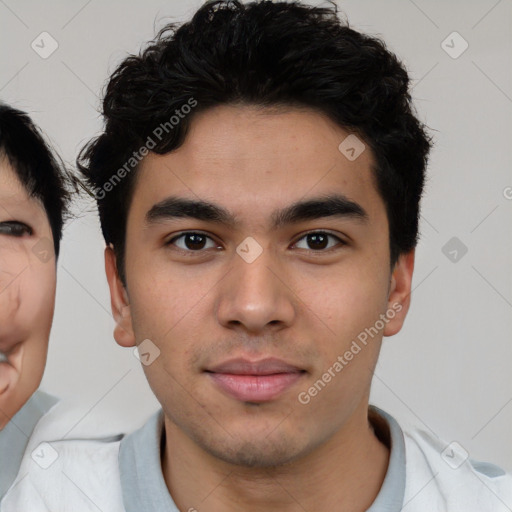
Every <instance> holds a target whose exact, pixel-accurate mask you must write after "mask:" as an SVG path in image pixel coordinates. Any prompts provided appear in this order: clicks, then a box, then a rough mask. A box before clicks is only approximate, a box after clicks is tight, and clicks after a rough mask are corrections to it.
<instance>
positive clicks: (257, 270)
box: [217, 249, 296, 333]
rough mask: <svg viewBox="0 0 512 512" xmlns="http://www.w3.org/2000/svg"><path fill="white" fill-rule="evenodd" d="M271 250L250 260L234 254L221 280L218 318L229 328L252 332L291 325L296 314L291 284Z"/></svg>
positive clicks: (278, 328)
mask: <svg viewBox="0 0 512 512" xmlns="http://www.w3.org/2000/svg"><path fill="white" fill-rule="evenodd" d="M287 280H288V279H287V277H286V275H285V273H284V272H283V271H282V269H281V268H280V266H279V264H278V262H277V261H276V260H275V259H273V258H272V254H271V251H270V250H268V249H267V250H264V251H263V252H262V254H261V255H260V256H259V257H258V258H257V259H256V260H254V261H252V262H250V263H249V262H247V261H245V260H244V259H242V258H241V257H239V256H238V254H235V256H234V258H233V263H232V267H231V270H230V271H229V272H228V274H227V275H226V277H225V278H224V279H223V280H222V281H221V282H220V283H219V284H220V288H219V298H218V301H217V318H218V321H219V323H220V324H221V325H223V326H224V327H227V328H233V327H235V326H242V327H243V328H244V329H245V330H247V331H248V332H251V333H258V332H262V331H264V330H266V329H267V330H268V329H269V328H270V329H274V330H280V329H282V328H284V327H287V326H290V325H291V324H292V323H293V321H294V318H295V315H296V298H295V295H294V293H293V291H292V286H291V283H289V282H287Z"/></svg>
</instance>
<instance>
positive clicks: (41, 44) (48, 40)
mask: <svg viewBox="0 0 512 512" xmlns="http://www.w3.org/2000/svg"><path fill="white" fill-rule="evenodd" d="M30 47H31V48H32V50H34V51H35V52H36V53H37V54H38V55H39V57H41V59H48V58H49V57H51V56H52V55H53V53H54V52H55V51H56V50H57V48H58V47H59V43H58V42H57V41H56V40H55V39H54V38H53V36H52V35H51V34H49V33H48V32H41V33H40V34H39V35H38V36H37V37H36V38H35V39H34V40H33V41H32V43H31V44H30Z"/></svg>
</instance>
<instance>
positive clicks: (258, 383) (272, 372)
mask: <svg viewBox="0 0 512 512" xmlns="http://www.w3.org/2000/svg"><path fill="white" fill-rule="evenodd" d="M205 371H206V373H207V374H208V376H209V377H210V378H211V379H212V381H213V382H214V383H215V384H216V385H217V386H218V387H219V388H220V389H221V390H222V391H223V392H224V393H226V394H227V395H229V396H231V397H232V398H235V399H237V400H241V401H244V402H266V401H270V400H274V399H276V398H277V397H278V396H279V395H281V394H282V393H284V392H285V391H286V390H287V389H289V388H290V387H292V386H293V385H294V384H296V383H297V381H298V380H300V379H301V378H302V376H303V375H304V374H305V373H306V371H305V370H303V369H301V368H299V367H298V366H295V365H292V364H289V363H286V362H285V361H283V360H281V359H276V358H267V359H263V360H260V361H249V360H248V359H243V358H237V359H230V360H229V361H225V362H223V363H221V364H219V365H216V366H214V367H212V368H208V369H207V370H205Z"/></svg>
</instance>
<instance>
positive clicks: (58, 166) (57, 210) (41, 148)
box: [0, 103, 76, 258]
mask: <svg viewBox="0 0 512 512" xmlns="http://www.w3.org/2000/svg"><path fill="white" fill-rule="evenodd" d="M0 157H6V158H7V161H8V162H9V164H10V165H11V167H12V169H13V171H14V173H15V174H16V176H17V177H18V179H19V180H20V182H21V184H22V185H23V186H24V187H25V189H26V190H27V192H28V194H29V196H30V197H34V198H36V199H38V200H39V201H40V202H41V203H42V205H43V207H44V210H45V212H46V216H47V217H48V221H49V224H50V227H51V230H52V237H53V245H54V248H55V258H57V257H58V256H59V250H60V241H61V239H62V228H63V225H64V221H65V219H66V217H67V214H68V209H67V208H68V205H69V201H70V197H71V193H70V189H69V188H68V186H67V183H68V181H67V179H68V177H69V176H70V174H69V172H68V171H67V170H66V168H65V165H64V164H63V163H62V160H61V159H60V157H59V156H58V155H57V153H56V152H55V151H54V150H53V149H52V148H51V146H50V144H49V143H48V142H46V140H45V138H44V136H43V134H42V132H41V131H40V130H39V128H38V127H37V126H36V125H35V124H34V123H33V122H32V120H31V119H30V117H29V115H28V114H27V113H25V112H22V111H21V110H18V109H15V108H13V107H11V106H9V105H6V104H5V103H0ZM75 187H76V184H75Z"/></svg>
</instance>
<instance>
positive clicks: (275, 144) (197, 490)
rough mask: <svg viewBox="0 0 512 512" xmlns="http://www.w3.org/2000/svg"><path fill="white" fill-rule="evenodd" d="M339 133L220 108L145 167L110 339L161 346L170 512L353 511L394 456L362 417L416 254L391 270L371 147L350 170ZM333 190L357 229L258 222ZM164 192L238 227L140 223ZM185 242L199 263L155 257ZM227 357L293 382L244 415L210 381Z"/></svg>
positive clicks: (287, 114) (108, 256)
mask: <svg viewBox="0 0 512 512" xmlns="http://www.w3.org/2000/svg"><path fill="white" fill-rule="evenodd" d="M347 135H348V133H347V132H346V131H344V130H343V129H341V128H340V127H338V126H337V125H336V124H334V123H332V122H331V121H330V120H328V119H327V118H326V117H325V116H323V115H322V114H320V113H318V112H315V111H311V110H306V109H305V110H297V109H289V110H287V111H283V112H276V111H269V110H262V109H256V108H254V107H249V106H221V107H216V108H214V109H210V110H208V111H205V112H202V113H200V114H199V115H198V116H197V117H196V118H195V119H194V120H193V122H192V125H191V130H190V132H189V134H188V136H187V139H186V141H185V143H184V144H183V146H182V147H180V148H179V149H178V150H176V151H173V152H172V153H169V154H167V155H163V156H161V155H155V154H150V155H148V156H147V157H146V158H145V160H144V161H143V162H142V165H141V168H140V170H139V174H138V176H137V182H136V185H135V191H134V195H133V200H132V203H131V206H130V209H129V214H128V219H127V238H126V280H127V281H126V288H125V287H123V285H122V284H121V281H120V280H119V277H118V273H117V271H116V262H115V256H114V252H113V250H112V248H107V249H106V252H105V264H106V272H107V277H108V281H109V285H110V290H111V298H112V309H113V312H114V318H115V320H116V327H115V331H114V336H115V339H116V340H117V342H118V343H119V344H120V345H122V346H126V347H129V346H134V345H136V344H137V345H138V344H140V343H141V342H142V341H143V340H145V339H150V340H151V341H152V343H154V345H156V347H158V349H159V350H160V354H159V356H158V357H157V358H156V359H155V360H154V361H153V362H152V363H151V364H150V365H147V366H144V370H145V373H146V376H147V378H148V381H149V383H150V385H151V387H152V389H153V392H154V393H155V395H156V397H157V398H158V400H159V401H160V403H161V404H162V407H163V410H164V413H165V434H166V444H165V450H164V451H163V457H162V469H163V473H164V477H165V480H166V483H167V486H168V488H169V490H170V491H171V494H172V496H173V499H174V500H175V502H176V504H177V505H178V507H179V508H180V509H181V510H189V509H190V508H192V507H195V508H196V509H197V510H200V511H201V512H202V511H221V510H222V511H224V512H226V511H235V510H244V511H256V510H258V511H260V510H261V511H264V510H265V511H267V510H281V511H299V510H300V511H302V510H304V509H305V510H308V511H320V510H329V509H330V510H351V511H356V510H357V511H358V510H361V511H363V510H366V508H367V507H369V506H370V505H371V503H372V502H373V500H374V499H375V497H376V495H377V494H378V491H379V489H380V486H381V484H382V481H383V479H384V476H385V473H386V469H387V464H388V460H389V450H388V448H387V447H386V446H384V445H383V444H382V443H380V442H379V441H378V439H377V438H376V437H375V435H374V434H373V431H372V429H371V428H370V426H369V423H368V399H369V391H370V383H371V378H372V374H373V370H374V368H375V364H376V361H377V357H378V353H379V350H380V345H381V341H382V336H383V335H385V336H391V335H393V334H395V333H397V332H398V331H399V330H400V328H401V326H402V324H403V321H404V319H405V315H406V313H407V310H408V307H409V294H410V290H411V279H412V272H413V266H414V251H412V252H411V253H409V254H407V255H403V256H402V257H401V258H400V260H399V262H398V263H397V265H396V266H395V268H394V270H393V272H390V262H389V230H388V222H387V216H386V212H385V205H384V203H383V201H382V199H381V197H380V196H379V194H378V192H377V190H376V188H375V184H374V180H373V174H372V170H371V166H372V164H373V157H372V155H371V152H370V150H369V149H366V150H365V151H364V152H363V153H362V154H361V156H359V157H358V158H357V159H356V160H355V161H349V160H348V159H347V158H345V156H344V155H342V154H341V152H340V151H339V150H338V146H339V144H340V143H341V141H342V140H343V139H344V138H345V137H346V136H347ZM333 192H337V193H340V194H344V195H345V196H347V197H348V198H349V199H350V200H352V201H355V202H357V203H358V204H359V205H361V206H362V207H363V208H364V209H365V210H366V212H367V214H368V220H367V222H362V221H361V220H356V219H350V218H341V219H340V218H335V217H334V218H323V219H315V220H308V221H305V222H300V223H299V224H296V225H287V226H284V227H282V228H279V229H277V230H275V229H274V230H273V229H271V228H270V218H271V217H270V216H271V213H272V212H273V211H274V210H275V209H280V208H283V207H286V206H288V205H289V204H291V203H292V202H295V201H298V200H304V199H308V198H311V197H318V196H319V195H322V194H330V193H333ZM170 195H177V196H182V197H186V198H190V199H198V198H200V199H203V200H207V201H210V202H213V203H216V204H219V205H222V206H223V207H224V208H227V209H228V210H229V211H231V212H232V213H233V214H235V215H236V219H237V223H236V225H235V226H234V227H233V228H229V227H228V226H223V225H217V224H214V223H211V222H205V221H197V220H193V219H173V220H162V221H160V222H158V223H156V224H154V225H147V224H146V222H145V216H146V213H147V212H148V211H149V210H150V209H151V207H152V206H153V205H155V204H156V203H158V202H159V201H162V200H163V199H165V198H166V197H168V196H170ZM322 230H323V231H328V232H329V233H330V234H332V235H334V236H338V237H339V238H340V239H341V240H343V241H345V242H346V244H345V245H340V242H339V241H338V240H337V239H336V238H334V239H332V238H330V239H329V240H330V241H329V245H328V247H326V248H322V249H321V250H319V249H316V250H315V247H317V246H315V245H313V244H311V243H308V239H307V238H305V237H304V236H305V234H306V233H307V232H310V231H322ZM183 231H200V232H201V233H204V234H206V235H207V236H209V237H210V238H207V239H206V241H205V242H203V246H202V247H203V248H199V252H198V249H197V248H195V247H196V246H194V245H193V244H192V245H191V244H190V243H189V244H188V246H187V245H186V243H185V242H186V239H185V238H181V239H178V240H175V241H174V242H173V243H172V244H168V245H166V243H167V242H169V241H170V240H171V239H172V238H174V237H176V236H179V235H180V234H181V233H182V232H183ZM249 236H250V237H253V238H254V239H255V240H256V241H257V242H258V243H259V245H260V246H261V247H262V249H263V252H262V253H261V255H260V256H259V257H258V258H257V259H256V260H254V261H253V262H252V263H247V262H246V261H245V260H244V259H242V258H241V257H240V256H239V255H238V254H237V252H236V248H237V246H239V244H241V242H242V241H243V240H244V239H245V238H246V237H249ZM190 247H192V248H190ZM180 248H181V252H180ZM187 250H188V252H185V251H187ZM194 251H195V252H194ZM393 304H395V305H396V304H399V305H400V311H399V312H398V313H396V314H395V315H394V318H393V319H392V320H389V321H388V322H387V323H386V325H385V327H384V329H381V330H380V331H379V333H378V335H376V336H374V338H373V339H372V340H371V341H370V342H369V343H368V344H367V345H366V347H364V349H363V350H361V351H360V352H359V353H358V354H357V355H355V356H354V358H353V359H352V360H351V361H350V362H349V364H347V365H346V366H345V367H344V368H343V370H342V371H341V372H339V373H336V376H335V377H334V378H332V380H331V381H330V382H329V383H328V384H327V385H326V386H325V388H323V389H322V390H321V392H319V393H318V394H317V395H316V396H315V397H313V398H312V399H311V401H310V402H309V403H308V404H307V405H304V404H302V403H300V402H299V401H298V395H299V393H300V392H301V391H305V390H308V388H309V387H311V386H312V385H313V384H314V383H315V382H316V381H317V380H318V379H319V378H321V376H322V374H323V373H324V372H325V371H326V370H327V369H328V368H329V367H332V365H333V363H334V362H335V361H336V360H337V358H338V356H340V355H343V354H344V353H345V351H346V350H347V349H348V348H349V347H350V345H351V343H352V341H353V340H354V339H356V337H357V335H358V334H359V333H361V332H362V331H364V329H365V328H369V327H371V326H373V325H374V324H375V323H376V321H377V320H378V319H379V315H381V314H384V313H386V311H387V310H388V309H389V308H392V305H393ZM233 357H245V358H248V359H250V360H253V361H254V360H261V359H263V358H265V357H277V358H280V359H282V360H284V361H286V362H288V363H290V364H293V365H295V366H297V367H299V368H301V369H303V370H305V372H304V373H303V374H302V376H301V378H300V379H299V381H298V382H297V383H296V384H294V385H293V386H292V387H291V388H289V389H287V390H286V391H285V392H284V393H283V394H281V395H279V396H278V397H277V398H276V399H274V400H271V401H268V402H264V403H259V404H251V403H245V402H243V401H240V400H237V399H235V398H232V397H230V396H227V395H226V394H224V393H223V392H222V391H221V390H219V388H218V387H217V386H216V385H215V384H214V383H212V381H211V378H210V376H209V375H208V373H205V372H204V370H205V369H206V368H211V367H212V366H213V365H216V364H219V363H221V362H223V361H226V360H228V359H231V358H233Z"/></svg>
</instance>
